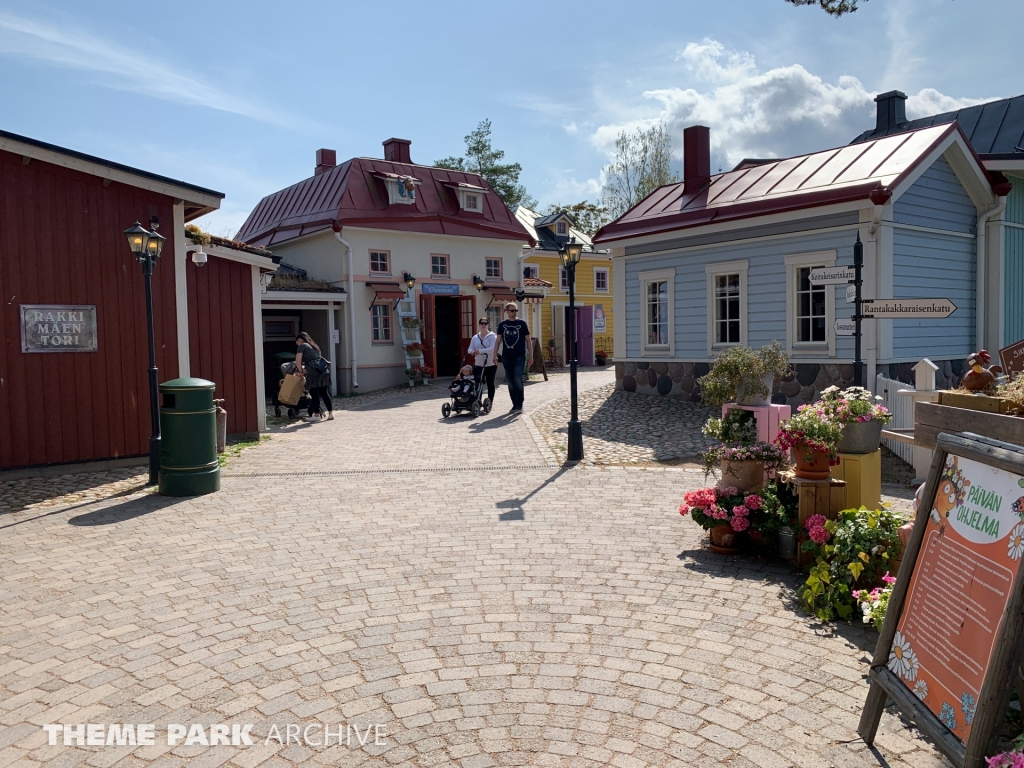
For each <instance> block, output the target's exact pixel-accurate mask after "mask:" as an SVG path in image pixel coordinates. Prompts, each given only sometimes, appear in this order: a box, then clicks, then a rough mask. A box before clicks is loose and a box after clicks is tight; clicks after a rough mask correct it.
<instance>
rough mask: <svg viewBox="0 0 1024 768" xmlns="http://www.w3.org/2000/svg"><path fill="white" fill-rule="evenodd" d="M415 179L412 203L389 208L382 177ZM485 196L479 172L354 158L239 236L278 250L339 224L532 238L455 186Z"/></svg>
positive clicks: (285, 196)
mask: <svg viewBox="0 0 1024 768" xmlns="http://www.w3.org/2000/svg"><path fill="white" fill-rule="evenodd" d="M381 176H385V177H388V178H397V177H402V178H406V177H409V176H412V177H414V178H415V179H417V180H419V181H420V182H421V185H420V186H419V188H418V189H417V190H416V201H415V203H413V204H409V205H406V204H401V205H398V204H393V205H389V204H388V193H387V188H386V186H385V184H386V182H385V181H384V180H383V179H382V178H380V177H381ZM459 184H466V185H470V186H473V187H477V188H480V189H483V190H486V191H493V190H491V187H490V185H488V184H487V182H486V181H485V180H484V179H483V178H482V177H481V176H478V175H477V174H474V173H465V172H463V171H455V170H449V169H447V168H434V167H432V166H426V165H415V164H413V163H398V162H392V161H388V160H377V159H374V158H368V157H356V158H353V159H351V160H348V161H346V162H344V163H342V164H341V165H338V166H334V167H333V168H329V169H328V170H325V171H324V172H322V173H318V174H316V175H314V176H311V177H310V178H308V179H305V180H303V181H300V182H299V183H297V184H293V185H292V186H290V187H287V188H285V189H282V190H280V191H279V192H275V193H274V194H272V195H267V196H266V197H264V198H263V199H262V200H261V201H260V202H259V204H258V205H257V206H256V208H255V209H254V210H253V212H252V213H250V214H249V218H248V219H246V220H245V223H244V224H243V225H242V228H241V229H240V230H239V231H238V234H237V235H236V236H235V237H236V239H238V240H244V241H245V242H247V243H249V244H250V245H260V246H265V247H272V246H274V245H278V244H280V243H284V242H287V241H289V240H294V239H295V238H297V237H302V236H304V235H309V234H312V233H314V232H319V231H322V230H325V229H330V228H331V227H333V226H335V225H337V226H341V227H370V228H374V229H394V230H401V231H405V232H425V233H430V234H438V235H461V236H466V237H493V238H500V239H509V240H520V241H522V240H531V239H532V238H531V236H530V234H529V233H528V232H527V231H526V230H525V229H523V227H522V225H521V224H520V223H519V221H517V220H516V218H515V216H513V215H512V212H511V211H510V210H509V209H508V206H506V205H505V203H504V201H503V200H502V199H501V198H500V197H499V196H498V195H497V194H493V195H490V194H488V195H484V196H483V210H482V211H481V212H472V211H464V210H462V208H461V207H460V206H459V200H458V195H457V194H456V192H455V190H454V189H453V188H452V185H459Z"/></svg>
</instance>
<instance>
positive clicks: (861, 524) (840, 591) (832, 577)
mask: <svg viewBox="0 0 1024 768" xmlns="http://www.w3.org/2000/svg"><path fill="white" fill-rule="evenodd" d="M904 522H906V521H905V520H904V519H903V516H902V515H900V514H899V513H897V512H893V511H891V510H888V509H879V510H868V509H865V508H864V507H861V508H860V509H846V510H843V511H842V512H840V513H839V516H838V518H836V519H835V520H825V518H824V517H822V516H821V515H812V516H811V517H809V518H807V521H806V522H805V523H804V526H805V528H806V529H807V532H808V535H809V537H810V538H809V539H808V540H807V541H805V542H803V544H801V549H802V550H803V551H805V552H814V555H815V561H814V565H813V566H811V571H810V573H809V574H808V576H807V581H806V582H805V583H804V586H803V587H802V588H801V590H800V602H801V604H802V605H803V608H804V610H805V611H807V612H808V613H811V614H813V615H815V616H817V617H818V618H819V619H821V620H822V621H833V620H834V619H837V618H839V619H844V620H846V621H849V620H850V619H851V618H852V616H853V612H854V609H855V608H856V607H857V598H856V597H855V596H854V592H858V593H859V591H860V590H859V589H858V588H859V587H860V588H863V587H874V586H878V585H879V584H880V583H881V580H882V574H884V573H888V571H889V570H890V568H891V567H892V563H893V562H894V561H895V560H896V558H898V557H899V554H900V551H901V547H902V545H901V544H900V537H899V529H900V526H901V525H903V523H904Z"/></svg>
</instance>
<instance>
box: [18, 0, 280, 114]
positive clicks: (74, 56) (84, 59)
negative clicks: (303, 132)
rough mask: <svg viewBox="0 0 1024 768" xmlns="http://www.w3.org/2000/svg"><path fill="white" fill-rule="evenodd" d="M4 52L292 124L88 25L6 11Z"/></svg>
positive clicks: (129, 87) (158, 94)
mask: <svg viewBox="0 0 1024 768" xmlns="http://www.w3.org/2000/svg"><path fill="white" fill-rule="evenodd" d="M0 55H8V56H16V57H22V58H30V59H36V60H39V61H44V62H46V63H48V64H52V65H54V66H59V67H65V68H68V69H76V70H81V71H85V72H94V73H100V74H102V75H104V76H105V77H104V81H103V84H104V85H106V86H108V87H111V88H117V89H120V90H125V91H132V92H135V93H142V94H145V95H147V96H151V97H154V98H158V99H163V100H165V101H172V102H176V103H179V104H190V105H198V106H203V107H208V108H210V109H216V110H220V111H222V112H231V113H234V114H238V115H245V116H246V117H251V118H255V119H257V120H261V121H264V122H268V123H276V124H280V125H284V124H286V123H292V122H293V121H292V120H287V121H286V120H285V118H284V116H280V115H278V114H277V113H274V112H272V111H270V110H267V109H264V108H262V107H260V106H258V105H256V104H252V103H250V102H248V101H246V100H245V99H241V98H239V97H237V96H234V95H232V94H230V93H227V92H225V91H222V90H220V89H219V88H216V87H214V86H212V85H209V84H208V83H204V82H203V81H202V80H200V79H199V78H197V77H194V76H192V75H190V74H188V73H186V72H181V71H178V70H176V69H174V68H173V67H171V66H170V65H168V64H165V63H163V62H160V61H157V60H156V59H152V58H149V57H147V56H145V55H143V54H140V53H138V52H136V51H132V50H130V49H127V48H123V47H120V46H118V45H116V44H114V43H111V42H108V41H106V40H101V39H99V38H97V37H95V36H93V35H90V34H89V33H88V32H86V31H85V30H82V29H72V28H70V27H68V26H67V25H61V26H60V27H58V26H56V25H53V24H51V23H48V22H40V21H36V20H33V19H30V18H25V17H22V16H15V15H14V14H10V13H5V12H0Z"/></svg>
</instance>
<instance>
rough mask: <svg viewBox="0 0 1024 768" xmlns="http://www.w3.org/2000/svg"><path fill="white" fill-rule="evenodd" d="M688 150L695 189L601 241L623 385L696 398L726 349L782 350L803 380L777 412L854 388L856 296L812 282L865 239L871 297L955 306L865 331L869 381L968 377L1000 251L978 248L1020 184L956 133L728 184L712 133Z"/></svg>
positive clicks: (758, 165) (788, 163)
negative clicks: (908, 375)
mask: <svg viewBox="0 0 1024 768" xmlns="http://www.w3.org/2000/svg"><path fill="white" fill-rule="evenodd" d="M683 139H684V141H683V144H684V158H683V177H684V178H683V181H682V182H680V183H677V184H671V185H667V186H664V187H661V188H660V189H658V190H656V191H655V192H654V193H652V194H651V195H649V196H648V197H647V198H645V199H644V200H643V201H641V202H640V203H638V204H637V205H636V206H634V207H633V208H632V209H630V210H629V211H627V212H626V213H625V214H623V215H622V216H621V217H619V218H618V219H616V220H615V221H613V222H611V223H610V224H608V225H606V226H605V227H603V228H602V229H601V230H600V231H599V232H598V233H597V236H596V237H595V238H594V241H595V243H599V244H601V245H602V246H606V247H610V248H611V249H612V255H613V261H618V264H617V265H616V268H615V269H614V270H613V274H614V276H615V277H614V279H615V292H614V295H615V302H616V307H615V312H616V316H617V317H618V318H620V320H619V321H618V322H617V323H616V325H615V360H616V386H617V387H618V388H621V389H625V390H627V391H636V392H646V393H650V394H653V393H655V392H656V393H658V394H661V395H672V396H676V397H681V398H685V399H693V400H696V399H698V398H699V396H700V388H699V385H698V384H697V383H696V380H697V379H698V378H699V377H700V376H701V375H703V374H704V373H705V372H706V371H707V370H708V367H709V363H710V362H711V361H712V360H713V359H714V358H715V356H716V355H717V354H718V353H719V352H721V351H722V350H723V349H725V348H727V347H728V346H730V345H735V344H746V345H749V346H751V347H760V346H762V345H764V344H767V343H769V342H771V341H773V340H778V341H779V342H780V343H782V344H783V346H784V347H785V348H786V349H787V351H788V353H789V355H790V359H791V360H792V363H793V367H794V369H795V372H796V375H795V377H794V378H792V380H790V381H784V382H777V383H776V387H777V390H776V392H775V394H774V399H775V401H776V402H789V403H792V404H797V403H801V402H806V401H810V400H813V399H814V398H815V397H816V396H817V394H818V393H819V392H820V391H821V390H822V389H824V388H826V387H828V386H831V385H833V384H835V385H839V386H846V385H849V384H851V383H852V380H853V365H852V363H853V355H854V346H853V338H852V337H850V336H844V335H841V334H837V332H836V320H837V319H838V320H848V319H849V317H850V315H851V314H852V313H853V305H852V304H848V303H847V301H846V286H845V285H841V286H823V285H816V284H812V283H811V282H810V281H809V279H808V278H809V272H810V271H811V270H812V269H815V268H818V267H828V266H836V265H845V264H850V263H852V255H853V245H854V242H855V240H856V238H857V236H858V235H859V236H860V239H861V241H862V242H863V243H864V256H865V269H864V296H865V297H866V298H894V297H895V298H914V297H916V298H933V297H941V298H947V299H949V300H951V301H952V302H953V303H954V304H955V305H956V307H957V310H956V312H955V313H954V314H953V315H952V316H951V317H949V318H946V319H943V320H922V319H898V320H870V321H867V322H865V327H864V337H863V353H864V354H863V356H864V360H865V361H866V364H867V381H868V382H873V381H874V377H875V374H876V373H877V372H887V373H890V374H891V373H892V372H894V371H895V370H898V369H900V368H901V367H904V366H906V367H907V368H908V369H909V365H912V364H913V363H916V362H917V361H918V360H920V359H921V358H922V357H929V358H931V359H932V360H933V361H935V362H936V363H939V364H940V366H941V367H940V371H939V375H938V379H939V381H940V382H941V383H944V384H949V383H951V382H953V381H955V380H956V379H957V377H958V376H959V374H960V373H961V372H962V370H963V366H964V361H965V358H966V357H967V355H968V354H970V353H971V352H972V351H974V350H975V349H977V348H978V346H979V343H978V342H979V334H980V333H981V332H982V326H981V324H980V323H979V315H978V312H977V308H978V305H979V303H978V288H977V286H978V284H979V283H982V284H984V283H985V282H986V280H988V279H989V278H988V273H987V271H986V270H987V267H988V265H989V264H990V263H991V260H992V258H993V254H997V253H998V250H999V246H998V244H994V243H993V241H992V239H991V238H990V239H989V240H987V241H986V239H985V238H984V237H982V238H979V237H977V232H978V231H979V230H978V227H979V221H981V222H982V225H983V227H982V231H985V228H986V226H987V224H986V223H985V222H986V219H985V217H986V216H989V217H991V216H992V215H993V214H991V213H989V212H990V211H994V210H995V209H996V208H997V206H998V205H999V204H1000V195H1004V196H1005V195H1006V194H1007V193H1008V191H1009V185H1008V184H1005V183H997V184H995V188H994V184H993V180H992V179H991V178H990V176H989V173H988V172H987V171H986V169H985V168H984V166H983V164H982V161H981V160H980V159H979V158H978V156H977V155H976V153H975V152H974V150H973V149H972V147H971V145H970V143H969V141H968V139H967V137H966V136H965V135H964V133H963V131H962V130H961V129H960V128H959V126H958V125H957V124H956V123H950V124H944V125H937V126H929V127H925V128H920V129H917V130H908V131H905V132H902V133H899V134H894V135H890V136H883V137H880V138H875V139H870V140H866V141H863V142H860V143H856V144H853V145H849V146H844V147H839V148H837V149H831V150H827V151H824V152H816V153H813V154H809V155H803V156H800V157H792V158H787V159H783V160H771V161H761V160H757V161H745V162H743V163H741V164H740V165H739V166H738V167H737V168H735V169H733V170H731V171H729V172H727V173H720V174H716V175H711V173H710V150H709V132H708V129H707V128H705V127H703V126H692V127H690V128H687V129H686V131H685V132H684V137H683ZM997 181H1000V182H1001V181H1002V179H997ZM979 248H980V249H981V253H980V258H979ZM979 265H980V267H979ZM989 298H991V294H989ZM989 298H986V299H984V300H983V301H982V302H981V306H983V307H984V306H986V304H985V302H986V301H988V300H989ZM993 346H994V345H993Z"/></svg>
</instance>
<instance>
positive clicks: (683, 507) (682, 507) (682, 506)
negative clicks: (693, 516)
mask: <svg viewBox="0 0 1024 768" xmlns="http://www.w3.org/2000/svg"><path fill="white" fill-rule="evenodd" d="M689 511H690V508H689V507H688V506H686V505H685V504H680V505H679V514H680V515H685V514H686V513H687V512H689Z"/></svg>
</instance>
